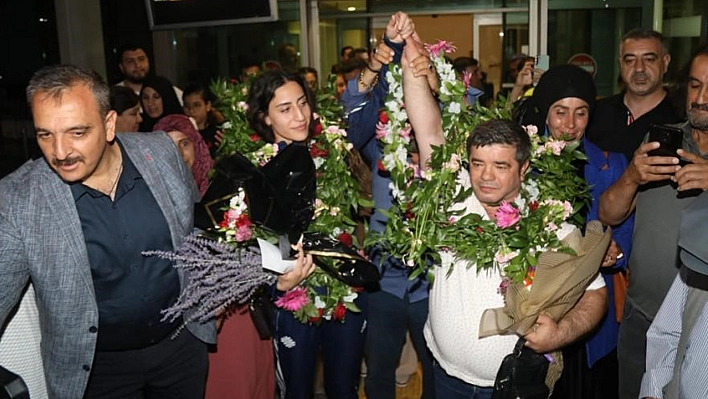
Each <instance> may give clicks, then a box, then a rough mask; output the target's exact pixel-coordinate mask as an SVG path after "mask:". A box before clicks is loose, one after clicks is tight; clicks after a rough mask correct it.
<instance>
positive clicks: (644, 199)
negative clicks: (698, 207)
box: [600, 46, 708, 398]
mask: <svg viewBox="0 0 708 399" xmlns="http://www.w3.org/2000/svg"><path fill="white" fill-rule="evenodd" d="M683 87H684V88H685V98H686V103H685V104H686V113H687V116H688V121H686V122H684V123H680V124H676V125H674V126H675V127H678V128H680V129H681V130H682V131H683V144H682V149H679V150H678V151H677V155H676V156H651V155H649V152H650V151H651V150H654V149H657V148H659V143H657V142H646V139H645V143H644V144H642V145H641V146H640V147H639V148H638V149H637V151H636V152H635V153H634V157H633V158H632V162H631V163H630V165H629V167H628V168H627V169H626V170H625V172H624V173H623V174H622V176H621V177H620V178H619V179H618V180H617V182H615V184H614V185H612V186H611V187H610V188H609V189H608V190H607V191H605V193H604V194H603V195H602V197H601V199H600V219H601V220H602V222H603V223H606V224H608V225H615V224H618V223H619V222H621V221H622V220H624V219H625V218H626V217H627V216H628V215H629V214H630V213H631V212H632V211H635V210H636V219H635V226H634V237H633V240H632V243H633V249H632V254H631V257H630V259H629V269H630V270H631V271H632V277H631V279H630V285H629V288H628V290H627V302H626V305H625V310H624V320H623V322H622V325H621V327H620V337H619V346H618V358H619V362H620V397H621V398H637V397H639V387H640V384H641V381H642V374H643V373H644V370H645V351H646V339H645V337H646V333H647V330H648V329H649V326H650V324H651V322H652V320H653V319H654V317H655V316H656V314H657V311H658V310H659V307H660V306H661V303H662V301H663V300H664V297H665V296H666V294H667V292H668V291H669V288H670V285H671V283H672V282H673V281H674V278H675V277H676V274H677V272H678V269H679V266H680V262H679V256H678V255H679V251H678V242H679V241H678V235H679V226H680V222H681V212H682V210H683V209H684V208H687V207H688V206H689V205H691V203H692V202H694V200H695V199H696V197H697V196H698V195H699V194H700V193H701V192H703V191H704V190H706V189H708V47H705V46H704V47H702V48H701V49H700V50H699V51H698V52H697V53H696V55H695V56H694V57H693V58H692V60H691V63H690V65H689V66H688V68H687V69H686V70H685V73H684V75H683ZM679 317H680V316H679ZM667 382H668V381H667ZM643 392H644V391H643ZM659 393H660V392H658V393H657V392H655V391H652V392H651V395H657V394H659ZM696 397H702V396H700V395H699V396H696Z"/></svg>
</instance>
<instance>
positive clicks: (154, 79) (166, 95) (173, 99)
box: [140, 76, 183, 132]
mask: <svg viewBox="0 0 708 399" xmlns="http://www.w3.org/2000/svg"><path fill="white" fill-rule="evenodd" d="M148 87H150V88H151V89H153V90H155V91H156V92H157V93H158V94H159V95H160V97H162V114H161V115H158V117H157V118H151V117H150V115H148V114H147V113H146V112H144V111H143V122H142V123H141V124H140V131H141V132H151V131H152V128H153V126H155V123H157V121H158V120H159V119H160V118H162V117H164V116H167V115H172V114H183V112H182V105H180V103H179V100H178V99H177V94H175V89H174V87H173V86H172V82H170V81H169V80H167V79H166V78H163V77H162V76H151V77H149V78H147V79H145V81H144V82H143V88H142V89H140V99H141V101H142V98H143V93H144V92H145V89H146V88H148Z"/></svg>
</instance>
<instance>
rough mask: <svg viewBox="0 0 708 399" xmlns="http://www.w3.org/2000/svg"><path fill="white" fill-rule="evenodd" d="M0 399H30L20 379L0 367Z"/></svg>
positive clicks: (27, 390) (25, 386)
mask: <svg viewBox="0 0 708 399" xmlns="http://www.w3.org/2000/svg"><path fill="white" fill-rule="evenodd" d="M0 399H30V395H29V389H27V385H26V384H25V382H24V381H23V380H22V377H20V376H19V375H17V374H15V373H13V372H11V371H10V370H8V369H6V368H4V367H2V366H0Z"/></svg>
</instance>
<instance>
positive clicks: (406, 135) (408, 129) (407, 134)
mask: <svg viewBox="0 0 708 399" xmlns="http://www.w3.org/2000/svg"><path fill="white" fill-rule="evenodd" d="M412 129H413V126H411V125H410V123H406V125H405V126H404V127H403V128H402V129H401V130H399V131H398V134H399V135H400V136H401V137H403V138H409V137H410V136H411V130H412Z"/></svg>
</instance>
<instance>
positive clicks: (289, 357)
mask: <svg viewBox="0 0 708 399" xmlns="http://www.w3.org/2000/svg"><path fill="white" fill-rule="evenodd" d="M314 111H315V101H314V98H313V94H312V92H311V90H308V89H307V86H306V84H305V83H304V81H303V80H302V78H301V77H299V76H297V75H293V74H289V73H286V72H284V71H279V70H275V71H269V72H266V73H264V74H263V75H261V76H259V77H258V78H256V80H255V81H254V82H253V84H252V85H251V89H250V91H249V99H248V111H247V114H248V119H249V122H250V125H251V128H252V129H253V130H254V131H255V132H256V134H257V135H258V136H259V137H260V138H261V139H262V140H264V141H265V142H266V143H271V144H276V145H277V146H278V148H279V151H283V150H284V149H285V148H286V147H287V146H303V145H307V144H308V141H309V140H310V139H311V138H312V136H313V133H314V130H315V122H314ZM320 288H321V289H320V291H321V292H320V293H321V294H325V295H326V294H327V293H326V292H324V291H325V288H324V287H320ZM286 291H287V292H286ZM303 292H305V289H303V288H300V287H295V288H292V289H290V290H288V289H285V288H284V287H282V286H281V285H280V284H278V285H276V286H273V294H274V295H273V296H274V298H275V299H276V305H278V306H277V307H276V308H275V321H274V323H275V325H274V340H275V348H276V356H277V360H278V366H279V371H281V372H282V378H283V380H284V381H283V382H284V390H285V398H287V399H299V398H302V399H309V398H311V397H312V396H313V390H314V379H315V364H316V360H317V356H318V354H319V350H320V349H321V350H322V355H323V360H324V370H325V373H324V378H325V391H326V393H327V397H328V398H330V399H355V398H357V397H358V387H359V366H360V363H361V358H362V356H363V349H364V334H365V331H366V307H365V306H366V296H365V294H364V293H363V292H362V293H359V294H358V296H357V295H355V296H357V298H356V299H355V301H354V302H355V303H356V305H357V307H358V308H359V309H361V312H348V311H347V309H346V308H345V307H344V306H338V307H337V308H336V309H335V310H334V312H333V314H332V315H331V316H329V315H328V316H327V317H330V319H324V317H322V315H321V314H320V315H318V316H316V317H312V318H311V319H312V320H310V321H311V323H303V322H302V321H300V320H298V319H297V318H296V317H295V316H294V313H293V311H294V310H295V309H296V308H301V307H302V305H303V302H304V301H306V300H309V299H308V298H307V297H306V296H304V295H302V294H303ZM345 314H346V320H344V318H345ZM281 388H283V387H281Z"/></svg>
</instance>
